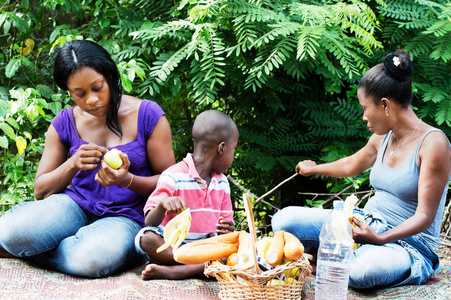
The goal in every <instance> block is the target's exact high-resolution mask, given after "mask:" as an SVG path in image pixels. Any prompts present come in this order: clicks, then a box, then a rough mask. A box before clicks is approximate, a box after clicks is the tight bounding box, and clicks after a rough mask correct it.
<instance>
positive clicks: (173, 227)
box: [157, 208, 191, 253]
mask: <svg viewBox="0 0 451 300" xmlns="http://www.w3.org/2000/svg"><path fill="white" fill-rule="evenodd" d="M190 227H191V213H190V209H189V208H187V209H185V210H184V211H182V212H181V213H180V214H178V215H177V216H175V217H174V218H173V219H171V220H170V221H169V222H168V223H167V224H166V226H165V227H164V233H163V238H164V244H163V245H161V246H160V247H159V248H158V249H157V253H159V252H161V251H164V250H166V249H167V248H168V247H169V246H171V247H172V248H173V249H174V250H175V249H177V248H178V247H179V246H180V245H181V244H182V242H183V241H184V240H185V238H186V236H187V235H188V232H189V229H190Z"/></svg>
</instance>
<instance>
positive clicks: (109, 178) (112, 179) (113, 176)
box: [95, 152, 130, 187]
mask: <svg viewBox="0 0 451 300" xmlns="http://www.w3.org/2000/svg"><path fill="white" fill-rule="evenodd" d="M119 155H120V156H121V158H122V161H123V164H122V166H120V167H119V168H118V169H117V170H115V169H113V168H111V167H110V166H109V165H108V164H107V163H106V162H105V161H104V160H102V162H101V164H100V168H99V171H97V173H96V176H95V181H97V182H98V183H100V184H101V185H103V186H104V187H108V186H113V185H120V186H127V185H128V184H129V182H130V176H129V174H128V168H129V167H130V160H129V159H128V155H127V154H125V153H123V152H120V154H119Z"/></svg>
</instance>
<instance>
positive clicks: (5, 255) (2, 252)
mask: <svg viewBox="0 0 451 300" xmlns="http://www.w3.org/2000/svg"><path fill="white" fill-rule="evenodd" d="M0 258H16V256H14V255H12V254H11V253H9V252H8V251H6V250H3V249H0Z"/></svg>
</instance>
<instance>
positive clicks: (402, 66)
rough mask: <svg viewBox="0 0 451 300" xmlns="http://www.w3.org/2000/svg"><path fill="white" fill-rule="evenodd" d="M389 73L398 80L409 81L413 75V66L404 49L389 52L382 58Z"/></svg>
mask: <svg viewBox="0 0 451 300" xmlns="http://www.w3.org/2000/svg"><path fill="white" fill-rule="evenodd" d="M382 61H383V63H384V68H385V71H386V72H387V74H388V75H389V76H390V77H392V78H393V79H396V80H398V81H407V80H409V78H410V77H411V76H412V73H413V67H412V64H411V63H410V59H409V57H408V55H407V53H406V52H405V51H403V50H401V51H398V52H392V53H389V54H388V55H387V56H385V57H384V59H383V60H382Z"/></svg>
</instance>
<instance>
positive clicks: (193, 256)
mask: <svg viewBox="0 0 451 300" xmlns="http://www.w3.org/2000/svg"><path fill="white" fill-rule="evenodd" d="M239 234H240V232H239V231H234V232H231V233H226V234H222V235H217V236H213V237H210V238H206V239H203V240H198V241H194V242H191V243H188V244H185V245H183V246H181V247H179V248H177V249H176V250H175V251H173V255H174V260H175V261H176V262H178V263H181V264H186V265H197V264H202V263H205V262H207V261H211V260H219V259H222V258H225V257H228V256H230V255H231V254H232V253H235V252H237V251H238V244H239V241H238V238H239Z"/></svg>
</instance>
